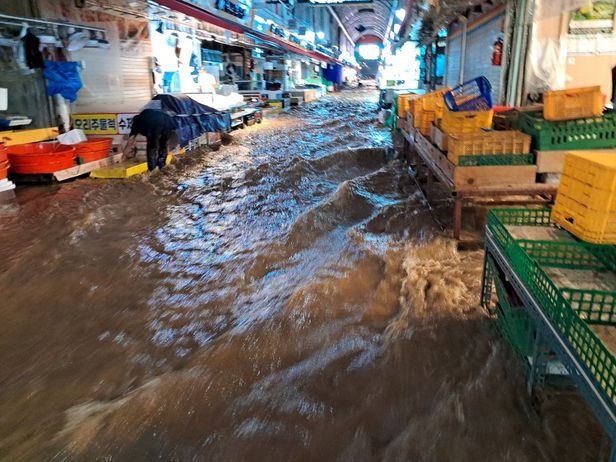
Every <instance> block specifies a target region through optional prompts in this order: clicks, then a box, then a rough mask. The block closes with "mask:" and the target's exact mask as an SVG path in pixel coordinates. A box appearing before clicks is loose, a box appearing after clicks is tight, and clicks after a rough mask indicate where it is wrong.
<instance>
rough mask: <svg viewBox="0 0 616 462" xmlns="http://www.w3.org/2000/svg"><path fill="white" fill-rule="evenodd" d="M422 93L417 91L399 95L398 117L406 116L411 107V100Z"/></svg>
mask: <svg viewBox="0 0 616 462" xmlns="http://www.w3.org/2000/svg"><path fill="white" fill-rule="evenodd" d="M419 97H420V95H417V94H415V93H409V94H407V95H398V117H401V118H403V119H405V118H406V114H407V113H408V112H409V109H410V107H411V101H412V100H414V99H416V98H419Z"/></svg>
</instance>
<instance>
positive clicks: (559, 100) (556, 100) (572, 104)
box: [543, 86, 603, 121]
mask: <svg viewBox="0 0 616 462" xmlns="http://www.w3.org/2000/svg"><path fill="white" fill-rule="evenodd" d="M601 114H603V97H602V96H601V87H599V86H596V87H583V88H571V89H569V90H555V91H546V92H545V93H544V94H543V118H544V119H545V120H552V121H557V120H574V119H586V118H589V117H597V116H600V115H601Z"/></svg>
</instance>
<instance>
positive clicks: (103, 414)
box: [0, 91, 600, 462]
mask: <svg viewBox="0 0 616 462" xmlns="http://www.w3.org/2000/svg"><path fill="white" fill-rule="evenodd" d="M376 99H377V95H376V93H375V92H368V91H366V92H355V93H341V94H337V95H335V96H329V97H327V98H324V99H323V100H321V101H319V102H316V103H312V104H309V105H307V106H305V107H303V108H301V109H295V110H293V111H291V112H290V113H289V114H286V115H281V116H279V117H277V118H275V119H272V120H268V121H266V122H265V123H264V124H263V125H261V126H255V127H251V128H248V129H246V130H243V131H240V132H238V133H236V135H235V138H234V141H233V143H232V144H231V145H229V146H226V147H224V148H223V149H221V150H220V151H218V152H201V153H194V154H191V155H190V156H189V157H186V158H184V159H182V160H180V161H179V162H178V163H177V164H174V165H172V166H170V167H169V168H168V169H167V170H166V171H164V172H161V173H155V174H153V175H151V176H148V175H145V176H142V177H140V178H133V179H129V180H122V181H101V180H98V181H96V180H78V181H74V182H71V183H67V184H64V185H62V186H45V187H30V188H24V189H21V190H19V191H18V202H17V204H13V205H10V206H3V207H2V208H0V214H1V220H0V460H2V461H49V460H51V461H93V460H101V461H102V460H104V461H153V460H164V461H290V460H293V461H373V460H379V461H380V460H384V461H435V462H440V461H460V462H464V461H469V462H470V461H473V462H477V461H515V462H518V461H529V462H536V461H576V462H580V461H587V460H588V461H595V460H596V455H597V447H598V446H599V439H600V433H599V430H598V429H597V427H596V424H594V423H593V420H592V419H591V418H590V417H589V412H588V411H587V410H586V408H585V406H584V405H583V404H582V403H580V401H579V399H577V398H575V397H571V398H567V399H565V398H554V399H550V400H549V401H546V402H545V403H544V404H543V405H541V406H533V405H531V401H530V400H529V398H528V396H527V394H526V391H525V385H524V375H523V373H522V371H521V369H520V367H519V366H518V363H517V362H516V360H515V358H514V356H513V355H512V353H511V352H510V350H509V348H508V347H507V345H506V344H505V343H504V342H503V341H502V340H501V339H500V337H499V336H498V333H497V332H496V331H495V329H494V327H493V324H492V322H491V321H490V320H489V319H488V318H487V317H486V316H485V314H484V313H483V312H482V310H481V309H480V308H479V306H478V298H479V286H480V273H481V265H482V253H481V252H458V251H457V250H456V246H455V243H454V242H453V241H452V240H450V239H449V238H447V237H446V233H443V232H442V231H441V229H440V227H439V226H438V225H437V224H436V223H435V221H434V219H433V213H435V214H437V215H439V214H440V215H442V218H443V219H444V220H445V219H446V217H447V216H448V215H449V213H448V211H447V210H446V209H445V207H444V206H443V207H442V210H441V209H440V208H439V207H441V206H439V207H437V209H436V210H434V211H430V209H429V208H428V206H427V205H426V204H425V202H424V200H423V196H422V195H421V194H420V193H419V191H418V190H417V188H416V186H415V183H414V181H413V180H412V177H411V176H410V174H409V173H408V171H407V169H406V166H405V165H404V164H403V163H402V162H400V161H397V160H387V159H386V157H387V156H385V148H387V147H389V146H391V137H390V134H389V132H388V131H387V130H386V129H384V128H382V127H380V126H379V125H378V124H377V122H376V111H375V110H376V104H375V102H376Z"/></svg>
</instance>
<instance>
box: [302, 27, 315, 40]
mask: <svg viewBox="0 0 616 462" xmlns="http://www.w3.org/2000/svg"><path fill="white" fill-rule="evenodd" d="M304 37H305V38H306V40H308V41H309V42H314V39H315V37H316V34H315V33H314V31H312V30H307V31H306V33H305V34H304Z"/></svg>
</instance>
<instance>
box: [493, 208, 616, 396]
mask: <svg viewBox="0 0 616 462" xmlns="http://www.w3.org/2000/svg"><path fill="white" fill-rule="evenodd" d="M488 230H489V232H490V233H491V234H492V236H493V238H494V240H495V241H496V244H497V245H498V246H499V247H501V248H502V250H503V252H504V253H505V255H506V257H507V258H508V260H509V261H510V263H511V265H512V267H513V268H514V270H515V272H516V274H517V275H518V276H519V277H520V279H521V280H522V282H523V283H524V284H525V285H526V287H527V288H528V289H529V290H530V291H531V292H532V294H533V296H534V297H535V299H536V300H537V301H538V302H539V304H540V305H541V307H542V309H543V311H544V312H545V314H546V315H547V316H548V317H549V318H550V319H551V321H552V324H553V325H555V326H556V327H557V328H558V329H559V331H560V334H561V338H562V339H563V340H564V341H566V342H568V343H569V344H570V346H571V347H572V350H574V351H575V352H576V353H577V355H578V356H579V358H580V360H581V362H582V363H583V364H584V365H585V367H586V369H587V370H588V372H589V373H590V375H591V376H592V377H593V378H594V379H595V381H596V383H597V385H598V387H599V388H600V389H601V390H602V391H603V392H604V393H605V395H606V397H607V398H608V399H609V400H610V401H611V403H612V404H613V405H615V408H616V358H615V356H614V353H613V351H614V350H613V348H614V347H613V345H610V343H609V342H610V341H611V340H610V338H609V337H606V336H605V332H604V331H603V330H602V329H606V328H609V326H616V277H615V276H614V273H615V272H616V247H614V246H610V245H597V244H589V243H585V242H580V241H578V240H577V239H575V238H574V236H573V235H571V234H570V233H568V232H567V231H565V230H563V229H560V228H559V227H558V225H557V224H556V223H554V222H553V221H552V219H551V215H550V210H547V209H492V210H491V211H490V212H489V214H488ZM529 234H530V235H531V236H530V237H528V236H529ZM514 235H515V237H514ZM608 346H610V348H612V349H610V348H608Z"/></svg>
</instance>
